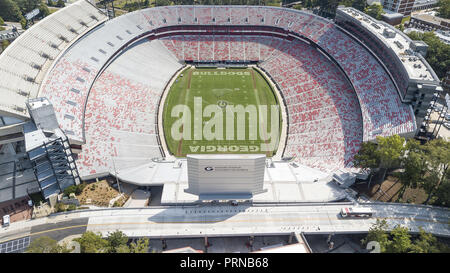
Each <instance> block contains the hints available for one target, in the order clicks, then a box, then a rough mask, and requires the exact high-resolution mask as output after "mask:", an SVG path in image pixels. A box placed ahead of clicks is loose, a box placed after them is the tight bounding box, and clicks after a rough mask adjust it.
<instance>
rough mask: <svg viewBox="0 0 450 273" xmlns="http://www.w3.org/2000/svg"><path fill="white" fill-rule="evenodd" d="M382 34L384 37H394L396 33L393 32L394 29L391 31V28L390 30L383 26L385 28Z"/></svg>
mask: <svg viewBox="0 0 450 273" xmlns="http://www.w3.org/2000/svg"><path fill="white" fill-rule="evenodd" d="M383 35H384V36H385V37H386V38H395V35H396V33H395V31H393V30H390V29H388V28H385V29H384V30H383Z"/></svg>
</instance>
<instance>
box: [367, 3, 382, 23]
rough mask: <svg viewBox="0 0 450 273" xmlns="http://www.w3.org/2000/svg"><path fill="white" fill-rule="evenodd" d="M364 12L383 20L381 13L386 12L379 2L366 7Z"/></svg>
mask: <svg viewBox="0 0 450 273" xmlns="http://www.w3.org/2000/svg"><path fill="white" fill-rule="evenodd" d="M364 12H365V13H366V14H368V15H369V16H371V17H373V18H375V19H377V20H381V15H382V14H383V13H384V12H383V6H382V5H381V4H379V3H374V4H372V5H370V6H368V7H366V8H365V10H364Z"/></svg>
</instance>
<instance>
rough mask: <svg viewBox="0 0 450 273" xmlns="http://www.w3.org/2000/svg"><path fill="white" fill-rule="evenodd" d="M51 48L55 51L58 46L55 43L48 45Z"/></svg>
mask: <svg viewBox="0 0 450 273" xmlns="http://www.w3.org/2000/svg"><path fill="white" fill-rule="evenodd" d="M48 44H49V45H50V46H51V47H52V48H54V49H57V48H58V45H57V44H55V43H48Z"/></svg>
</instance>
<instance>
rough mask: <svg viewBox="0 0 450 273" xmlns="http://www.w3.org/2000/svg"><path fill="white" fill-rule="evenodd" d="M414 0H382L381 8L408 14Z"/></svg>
mask: <svg viewBox="0 0 450 273" xmlns="http://www.w3.org/2000/svg"><path fill="white" fill-rule="evenodd" d="M415 1H416V0H382V2H381V4H382V5H383V9H385V10H388V11H392V12H397V13H401V14H403V15H410V14H411V12H412V11H413V7H414V3H415Z"/></svg>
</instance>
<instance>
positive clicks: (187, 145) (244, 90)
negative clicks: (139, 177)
mask: <svg viewBox="0 0 450 273" xmlns="http://www.w3.org/2000/svg"><path fill="white" fill-rule="evenodd" d="M181 75H182V76H181ZM181 75H180V76H178V78H177V79H176V80H175V82H174V83H173V85H172V86H171V88H170V90H169V93H168V95H167V98H166V101H165V104H164V111H163V122H164V124H163V126H164V134H165V139H166V142H167V145H168V148H169V151H170V152H171V153H172V154H173V155H175V156H177V157H184V156H186V155H187V154H196V153H246V154H248V153H264V154H266V155H267V156H272V155H273V154H275V153H276V150H271V151H262V150H261V144H264V143H270V140H271V139H275V138H274V137H272V138H271V135H269V134H267V133H270V132H271V129H272V118H271V105H278V102H277V99H276V97H275V95H274V93H273V91H272V88H271V87H270V85H269V84H268V82H267V81H266V79H265V78H264V76H262V75H261V74H260V73H258V71H256V70H254V69H252V68H239V69H238V68H233V69H213V68H212V69H211V68H197V69H195V68H188V69H186V70H185V71H183V73H182V74H181ZM194 98H196V100H197V107H194V106H195V102H194ZM200 98H201V109H202V110H200V111H198V112H197V113H202V111H203V117H202V116H200V119H199V115H197V116H195V109H200V103H199V102H198V101H199V99H200ZM177 105H178V106H177ZM183 105H185V106H187V108H189V111H190V112H182V111H176V113H175V114H174V113H172V111H173V110H175V109H181V108H179V107H180V106H181V107H184V106H183ZM237 105H242V108H245V107H249V106H250V107H253V106H254V109H255V110H257V109H259V107H258V105H267V109H268V110H267V114H266V115H265V116H267V119H266V120H265V121H263V122H260V121H259V120H258V121H257V122H254V123H252V125H251V124H250V123H251V122H250V114H248V113H246V114H245V123H244V124H245V132H243V130H242V126H241V129H238V123H239V121H240V122H241V123H240V124H243V123H242V120H243V119H239V120H238V115H236V114H235V115H233V116H232V117H234V119H233V118H229V120H230V121H232V122H233V123H234V126H232V125H229V127H228V128H234V129H231V130H228V131H227V125H228V124H233V123H230V122H229V121H228V120H227V113H230V112H227V110H226V109H227V107H228V108H229V107H231V106H235V107H236V106H237ZM176 106H177V107H178V108H176ZM185 108H186V107H185ZM185 108H182V109H185ZM208 108H209V109H213V110H212V113H210V112H208V111H205V110H207V109H208ZM205 112H207V113H205ZM257 112H258V115H257V116H258V117H260V116H261V113H260V111H259V110H257ZM184 113H186V116H189V118H187V119H185V116H184ZM187 113H189V114H187ZM255 113H256V112H255ZM275 113H277V114H276V117H277V121H278V125H277V122H275V123H274V124H273V126H274V128H276V130H273V132H275V133H276V134H277V138H278V137H279V134H280V131H281V129H280V128H281V115H280V114H279V113H278V112H275ZM254 116H255V115H254ZM196 117H197V120H195V119H196ZM228 117H230V115H228ZM241 117H243V115H242V116H241ZM253 120H255V119H253ZM195 123H196V124H197V127H196V125H195ZM189 124H190V128H189ZM199 124H201V125H199ZM255 125H256V126H255ZM173 127H175V128H176V129H175V131H173V130H174V129H173ZM195 128H197V129H198V128H200V132H201V134H202V135H201V136H200V134H199V133H198V132H199V130H197V131H195ZM205 128H207V130H206V131H205ZM218 128H222V132H221V131H220V129H218ZM261 128H263V129H261ZM249 130H250V131H251V132H253V134H251V133H250V132H249ZM260 130H261V132H262V133H261V134H262V135H265V137H264V138H261V137H260ZM233 131H234V134H233ZM172 132H174V135H172ZM177 132H178V133H179V135H181V134H184V133H186V134H187V135H189V137H190V138H189V137H186V136H187V135H183V138H182V139H180V138H181V137H178V138H177V136H176V134H177ZM209 132H213V133H214V138H213V139H211V136H210V135H211V134H210V133H209ZM264 132H265V133H264ZM238 134H239V135H240V137H239V136H238ZM208 136H209V139H208ZM231 136H233V137H231ZM263 139H266V140H263ZM277 146H278V141H277V143H276V147H277Z"/></svg>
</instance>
